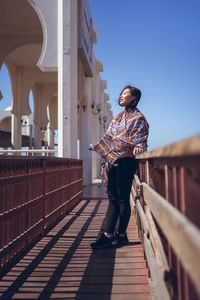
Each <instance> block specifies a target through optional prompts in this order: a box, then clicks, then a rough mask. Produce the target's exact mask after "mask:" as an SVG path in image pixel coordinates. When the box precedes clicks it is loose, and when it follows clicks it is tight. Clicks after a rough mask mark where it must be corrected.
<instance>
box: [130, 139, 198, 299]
mask: <svg viewBox="0 0 200 300" xmlns="http://www.w3.org/2000/svg"><path fill="white" fill-rule="evenodd" d="M137 158H138V159H139V174H138V176H139V177H138V176H137V175H135V177H134V180H133V186H132V191H131V202H132V205H133V207H134V211H135V213H136V216H137V223H138V232H139V235H140V238H141V241H142V242H143V246H144V250H145V255H146V258H147V263H148V266H149V270H150V277H151V280H152V284H153V287H154V290H155V294H156V296H157V299H159V300H160V299H162V300H165V299H174V300H175V299H178V300H184V299H187V300H191V299H192V300H196V299H200V136H197V137H194V138H192V139H188V140H184V141H182V142H179V143H176V144H173V145H171V146H167V147H164V148H161V149H157V150H154V151H152V152H147V153H144V154H140V155H138V156H137Z"/></svg>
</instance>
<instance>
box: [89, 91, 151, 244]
mask: <svg viewBox="0 0 200 300" xmlns="http://www.w3.org/2000/svg"><path fill="white" fill-rule="evenodd" d="M140 98H141V91H140V90H139V89H138V88H136V87H133V86H130V85H128V86H126V87H125V88H124V89H123V90H122V91H121V93H120V97H119V101H118V103H119V105H120V106H122V107H124V108H125V109H124V110H123V111H122V112H120V113H119V114H118V115H117V116H116V117H115V118H114V119H113V120H112V121H111V123H110V125H109V127H108V130H107V131H106V133H105V135H104V136H103V137H102V138H101V139H100V141H99V142H98V143H96V144H95V145H90V150H93V151H96V152H97V154H98V155H99V156H100V157H101V158H102V159H103V160H104V161H105V164H103V167H102V179H103V182H104V183H106V185H107V193H108V198H109V207H108V214H107V217H106V228H105V229H106V230H105V232H103V233H102V234H101V236H100V238H99V239H97V241H96V242H94V243H91V245H90V246H91V247H92V248H93V249H100V248H107V247H113V246H122V245H125V244H128V243H129V240H128V237H127V233H126V229H127V227H128V223H129V219H130V214H131V208H130V202H129V196H130V191H131V185H132V180H133V176H134V173H135V172H136V170H137V160H136V159H135V156H136V154H138V153H141V152H143V151H146V150H147V138H148V133H149V124H148V122H147V121H146V119H145V117H144V115H143V114H142V113H141V112H140V111H139V109H138V108H137V104H138V102H139V100H140ZM117 221H119V222H118V228H117V231H116V232H115V229H116V224H117Z"/></svg>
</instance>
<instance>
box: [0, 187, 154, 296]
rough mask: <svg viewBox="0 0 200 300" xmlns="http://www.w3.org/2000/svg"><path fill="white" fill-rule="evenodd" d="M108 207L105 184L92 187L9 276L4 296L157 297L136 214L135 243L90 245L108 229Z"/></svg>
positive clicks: (1, 288)
mask: <svg viewBox="0 0 200 300" xmlns="http://www.w3.org/2000/svg"><path fill="white" fill-rule="evenodd" d="M107 207H108V200H107V199H106V194H105V191H104V189H103V188H100V189H99V187H98V184H93V185H92V186H90V187H87V188H86V189H85V190H84V199H83V201H82V202H81V203H79V204H78V205H77V206H76V207H75V208H74V209H73V210H72V211H71V212H70V213H69V214H68V215H67V216H65V218H64V219H62V220H61V221H60V222H59V223H58V224H57V225H56V226H55V227H54V228H53V229H52V230H51V231H50V232H49V233H48V234H47V235H46V236H45V237H43V238H42V239H41V240H40V241H39V242H38V243H37V244H36V245H35V246H34V247H33V248H32V249H31V250H30V251H29V252H27V253H26V254H25V256H24V257H23V258H21V259H20V260H18V261H17V262H16V264H15V265H14V266H13V267H12V268H11V269H10V270H8V271H7V273H5V274H4V275H3V277H2V278H1V281H0V299H6V300H7V299H42V300H43V299H81V300H83V299H84V300H90V299H92V300H101V299H102V300H108V299H111V300H119V299H120V300H129V299H131V300H147V299H151V292H150V286H149V283H148V270H147V268H146V262H145V260H144V251H143V248H142V245H141V243H140V241H139V240H138V236H137V228H136V224H135V220H134V217H133V216H132V217H131V220H130V223H129V227H128V237H129V240H130V244H129V245H127V246H124V247H121V248H117V249H114V248H113V249H101V250H92V249H91V248H90V246H89V245H90V243H91V242H93V241H95V240H96V238H97V236H98V235H99V234H100V232H101V230H103V228H104V222H105V214H106V211H107Z"/></svg>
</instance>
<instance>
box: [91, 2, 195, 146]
mask: <svg viewBox="0 0 200 300" xmlns="http://www.w3.org/2000/svg"><path fill="white" fill-rule="evenodd" d="M89 3H90V9H91V13H92V17H93V26H95V27H96V28H97V40H98V43H97V45H95V46H94V48H95V53H96V57H97V59H100V60H103V61H104V72H103V73H102V74H101V77H102V79H106V80H107V86H108V88H107V92H108V93H109V94H110V102H111V104H112V109H113V113H114V115H116V113H118V112H119V111H120V110H121V108H120V107H119V106H118V105H117V98H118V96H119V93H120V91H121V89H122V88H123V87H124V86H125V85H127V84H132V85H135V86H136V87H138V88H140V89H141V91H142V98H141V101H140V103H139V106H138V108H139V109H140V110H141V111H142V112H143V113H144V114H145V116H146V118H147V120H148V122H149V124H150V136H149V150H152V149H155V148H158V147H161V146H164V145H167V144H169V143H174V142H176V141H179V140H181V139H184V138H188V137H191V136H194V135H196V134H198V133H200V121H199V119H200V117H199V115H200V1H199V0H123V1H122V0H100V1H99V0H89Z"/></svg>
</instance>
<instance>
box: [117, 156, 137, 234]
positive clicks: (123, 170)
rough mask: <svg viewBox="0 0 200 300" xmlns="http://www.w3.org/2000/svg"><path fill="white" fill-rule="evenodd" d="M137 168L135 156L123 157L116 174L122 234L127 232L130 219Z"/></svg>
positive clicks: (120, 232) (119, 227)
mask: <svg viewBox="0 0 200 300" xmlns="http://www.w3.org/2000/svg"><path fill="white" fill-rule="evenodd" d="M136 169H137V163H136V160H135V159H134V158H126V159H121V160H120V161H119V167H118V170H117V174H116V184H117V186H118V198H119V208H120V214H119V226H118V233H119V234H121V235H122V236H123V235H124V234H125V233H126V229H127V226H128V223H129V220H130V215H131V208H130V202H129V197H130V191H131V185H132V180H133V176H134V173H135V171H136Z"/></svg>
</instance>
